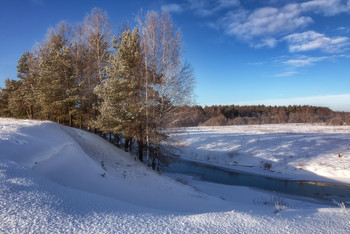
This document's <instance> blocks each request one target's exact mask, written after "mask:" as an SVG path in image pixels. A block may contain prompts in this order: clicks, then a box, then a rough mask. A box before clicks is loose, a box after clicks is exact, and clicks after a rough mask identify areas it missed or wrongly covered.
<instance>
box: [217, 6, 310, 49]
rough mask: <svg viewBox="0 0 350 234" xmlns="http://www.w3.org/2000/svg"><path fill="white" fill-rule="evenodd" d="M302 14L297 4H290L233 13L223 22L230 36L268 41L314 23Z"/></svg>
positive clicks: (227, 15)
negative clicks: (267, 39)
mask: <svg viewBox="0 0 350 234" xmlns="http://www.w3.org/2000/svg"><path fill="white" fill-rule="evenodd" d="M300 14H301V10H300V9H299V8H298V7H297V5H296V4H288V5H286V6H285V7H282V8H275V7H264V8H260V9H257V10H254V11H253V12H250V11H248V10H239V11H231V12H229V13H227V14H226V16H225V17H224V18H223V20H222V22H223V25H224V27H225V29H226V32H227V33H228V34H229V35H235V36H237V37H239V38H242V39H245V40H252V39H255V38H261V37H262V38H263V40H266V38H274V37H275V36H276V35H280V34H282V33H290V32H293V31H294V30H296V29H300V28H305V27H306V26H307V25H309V24H311V23H312V22H313V20H312V19H311V17H308V16H301V15H300ZM275 40H276V39H275ZM266 45H269V44H266ZM270 45H271V44H270Z"/></svg>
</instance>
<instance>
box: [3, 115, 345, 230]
mask: <svg viewBox="0 0 350 234" xmlns="http://www.w3.org/2000/svg"><path fill="white" fill-rule="evenodd" d="M0 149H1V151H0V219H1V220H2V222H1V223H0V232H5V233H10V232H11V233H27V232H75V233H76V232H90V233H91V232H133V233H140V232H143V233H155V232H158V233H159V232H177V233H179V232H181V233H193V232H220V233H234V232H236V233H238V232H249V233H252V232H259V233H283V232H285V233H287V232H293V233H303V232H304V233H305V232H318V233H320V232H327V231H330V230H331V232H335V233H348V232H349V231H350V217H349V215H348V211H347V209H346V208H345V209H339V208H337V207H331V208H330V207H327V206H324V205H322V204H317V203H309V202H306V201H302V202H300V201H296V200H293V199H290V198H283V199H284V201H285V202H286V204H290V205H288V208H287V209H285V210H283V211H282V210H281V211H280V212H277V213H276V212H275V209H276V207H275V206H268V205H264V204H263V202H262V203H258V204H253V201H252V199H255V200H256V199H258V200H261V201H264V200H267V199H269V198H270V197H271V196H272V195H271V194H270V193H265V192H261V191H254V190H251V189H249V188H245V187H236V186H224V185H216V184H210V183H205V182H197V183H196V182H195V181H194V180H191V179H189V181H190V182H189V184H190V185H192V183H196V185H192V186H195V187H196V189H195V188H193V187H191V186H187V185H183V184H181V183H178V182H176V181H174V180H172V179H170V178H168V177H166V176H162V175H159V174H158V173H156V172H154V171H152V170H149V169H148V168H146V167H145V166H144V165H143V164H141V163H139V162H138V161H135V159H134V156H131V155H129V154H127V153H125V152H123V151H121V150H119V149H117V148H115V147H114V146H113V145H111V144H109V143H108V142H106V141H104V140H103V139H101V138H100V137H98V136H96V135H93V134H91V133H88V132H85V131H81V130H77V129H73V128H68V127H65V126H62V125H58V124H55V123H52V122H39V121H30V120H15V119H4V118H2V119H0ZM205 191H212V195H208V194H207V193H205ZM214 191H215V193H214ZM225 193H226V194H227V196H226V195H225V196H226V199H223V198H222V197H221V198H220V196H222V194H225Z"/></svg>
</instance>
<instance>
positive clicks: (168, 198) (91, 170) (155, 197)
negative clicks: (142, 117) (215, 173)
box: [0, 119, 229, 212]
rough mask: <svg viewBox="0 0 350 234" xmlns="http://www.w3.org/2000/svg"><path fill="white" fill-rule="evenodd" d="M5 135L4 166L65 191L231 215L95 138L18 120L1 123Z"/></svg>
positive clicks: (0, 155) (0, 135) (0, 134)
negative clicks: (25, 170)
mask: <svg viewBox="0 0 350 234" xmlns="http://www.w3.org/2000/svg"><path fill="white" fill-rule="evenodd" d="M0 129H1V131H0V148H1V152H0V159H1V160H9V161H13V162H16V163H17V164H19V165H21V166H25V167H26V168H28V169H31V170H32V171H33V172H36V173H38V174H40V175H42V176H44V177H45V178H48V179H50V180H51V181H54V182H56V183H58V184H60V185H63V186H67V187H70V188H72V189H77V190H82V191H86V192H89V193H95V194H100V195H104V196H108V197H111V198H114V199H117V200H120V201H125V202H129V203H131V204H137V205H141V206H145V207H151V208H160V209H167V210H174V211H188V212H194V211H195V212H198V211H218V210H228V209H229V208H228V204H225V203H224V202H223V201H220V200H219V199H217V200H218V201H216V202H215V199H214V198H209V197H208V196H207V195H205V194H200V193H199V192H197V191H195V190H194V189H193V188H191V187H189V186H184V185H182V184H180V183H177V182H175V181H173V180H171V179H169V178H168V177H165V176H160V175H159V174H157V173H156V172H154V171H152V170H150V169H149V168H147V167H146V166H145V165H144V164H142V163H140V162H138V161H136V160H135V157H134V156H132V155H130V154H129V153H126V152H124V151H122V150H120V149H118V148H116V147H115V146H113V145H111V144H110V143H109V142H107V141H105V140H104V139H102V138H101V137H99V136H96V135H95V134H92V133H89V132H86V131H82V130H78V129H73V128H69V127H66V126H62V125H59V124H56V123H53V122H39V121H31V120H13V119H0ZM179 197H181V199H178V198H179ZM213 199H214V203H213ZM209 200H210V202H209Z"/></svg>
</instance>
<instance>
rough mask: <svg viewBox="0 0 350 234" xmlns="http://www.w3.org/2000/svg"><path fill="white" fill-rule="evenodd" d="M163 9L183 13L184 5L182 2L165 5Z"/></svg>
mask: <svg viewBox="0 0 350 234" xmlns="http://www.w3.org/2000/svg"><path fill="white" fill-rule="evenodd" d="M162 9H163V10H167V11H169V12H174V13H181V12H183V11H184V8H183V6H181V5H180V4H176V3H171V4H166V5H163V6H162Z"/></svg>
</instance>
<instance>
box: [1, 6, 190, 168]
mask: <svg viewBox="0 0 350 234" xmlns="http://www.w3.org/2000/svg"><path fill="white" fill-rule="evenodd" d="M17 71H18V75H17V76H18V78H19V79H18V80H10V79H7V80H6V81H5V85H6V87H5V88H4V89H1V92H0V116H4V117H16V118H29V119H43V120H52V121H56V122H58V123H61V124H65V125H69V126H73V127H79V128H83V129H88V130H90V131H95V132H99V133H102V134H104V135H109V136H110V137H109V138H110V140H114V141H115V143H116V144H119V142H120V140H121V138H123V139H124V143H125V148H126V149H128V148H129V147H128V146H129V145H131V142H132V141H136V142H137V146H138V157H139V159H140V160H141V161H143V160H144V153H145V152H146V155H147V162H150V163H151V165H152V167H153V169H154V168H155V166H156V161H157V160H159V158H160V156H161V155H160V153H159V152H160V145H161V144H162V142H164V141H165V140H166V138H167V137H166V134H165V131H164V129H165V128H168V127H169V126H172V124H173V123H174V122H177V121H180V118H182V117H183V116H184V115H181V111H183V108H182V107H183V106H185V105H191V103H192V100H193V99H192V97H193V95H192V93H193V85H194V77H193V72H192V68H191V66H190V65H189V64H187V63H186V62H184V61H183V58H182V43H181V35H180V32H179V31H178V30H177V29H176V27H175V25H174V24H173V22H172V21H171V18H170V15H169V14H168V13H167V12H165V11H164V12H162V13H161V14H158V13H156V12H150V13H148V14H146V16H145V17H139V19H138V26H137V27H135V28H134V29H131V28H130V27H128V26H124V29H123V30H121V31H120V32H119V33H118V35H117V36H114V37H112V36H111V25H110V23H109V21H108V16H107V13H106V12H103V11H102V10H100V9H93V10H92V12H91V13H90V14H89V15H88V16H87V17H86V18H85V20H84V22H83V23H81V24H78V25H75V26H72V25H70V24H68V23H66V22H61V23H60V24H58V25H57V27H56V28H54V29H50V30H49V33H48V36H47V38H46V39H45V41H44V42H42V43H41V44H40V45H38V46H37V47H36V48H35V49H33V51H28V52H25V53H23V55H22V56H21V58H20V59H19V60H18V65H17ZM149 160H150V161H149Z"/></svg>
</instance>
